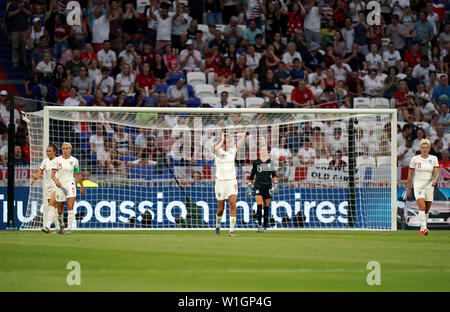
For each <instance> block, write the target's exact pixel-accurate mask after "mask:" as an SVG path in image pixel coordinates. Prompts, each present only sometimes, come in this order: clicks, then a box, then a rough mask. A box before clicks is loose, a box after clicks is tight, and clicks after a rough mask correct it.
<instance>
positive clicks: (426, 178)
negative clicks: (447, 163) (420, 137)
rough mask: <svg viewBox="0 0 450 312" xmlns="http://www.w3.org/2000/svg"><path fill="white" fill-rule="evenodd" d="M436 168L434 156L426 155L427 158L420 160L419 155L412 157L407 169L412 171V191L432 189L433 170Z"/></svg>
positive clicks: (437, 164) (436, 161) (436, 162)
mask: <svg viewBox="0 0 450 312" xmlns="http://www.w3.org/2000/svg"><path fill="white" fill-rule="evenodd" d="M436 167H438V168H439V162H438V159H437V157H436V156H432V155H428V157H427V158H422V156H421V155H417V156H414V157H413V158H412V159H411V163H410V164H409V168H411V169H414V181H413V183H414V189H416V190H420V189H425V188H432V186H431V182H432V181H433V170H434V168H436Z"/></svg>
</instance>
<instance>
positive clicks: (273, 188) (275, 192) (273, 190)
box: [269, 182, 278, 196]
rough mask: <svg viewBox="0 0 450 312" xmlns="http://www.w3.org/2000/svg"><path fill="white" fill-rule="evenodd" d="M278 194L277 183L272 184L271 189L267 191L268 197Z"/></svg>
mask: <svg viewBox="0 0 450 312" xmlns="http://www.w3.org/2000/svg"><path fill="white" fill-rule="evenodd" d="M277 193H278V182H273V186H272V188H271V189H270V190H269V194H270V196H272V195H275V194H277Z"/></svg>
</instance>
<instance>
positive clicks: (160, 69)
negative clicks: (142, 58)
mask: <svg viewBox="0 0 450 312" xmlns="http://www.w3.org/2000/svg"><path fill="white" fill-rule="evenodd" d="M151 71H152V73H153V75H154V77H155V83H156V84H166V83H167V80H168V79H169V69H168V68H167V65H166V63H164V61H163V58H162V56H161V54H159V53H156V54H155V61H154V62H153V64H152V66H151Z"/></svg>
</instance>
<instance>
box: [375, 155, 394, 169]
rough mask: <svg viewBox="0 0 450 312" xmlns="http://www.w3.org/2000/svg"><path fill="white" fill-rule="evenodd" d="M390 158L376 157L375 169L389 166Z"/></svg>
mask: <svg viewBox="0 0 450 312" xmlns="http://www.w3.org/2000/svg"><path fill="white" fill-rule="evenodd" d="M390 165H391V156H378V157H377V167H383V166H390Z"/></svg>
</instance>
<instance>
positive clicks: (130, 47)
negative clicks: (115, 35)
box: [119, 40, 137, 66]
mask: <svg viewBox="0 0 450 312" xmlns="http://www.w3.org/2000/svg"><path fill="white" fill-rule="evenodd" d="M136 55H137V53H136V51H135V47H134V44H133V42H132V41H131V40H127V42H126V46H125V50H123V51H122V52H120V53H119V57H121V58H122V59H124V60H125V63H127V64H128V65H130V66H132V65H133V61H134V58H135V56H136Z"/></svg>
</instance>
